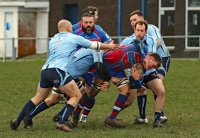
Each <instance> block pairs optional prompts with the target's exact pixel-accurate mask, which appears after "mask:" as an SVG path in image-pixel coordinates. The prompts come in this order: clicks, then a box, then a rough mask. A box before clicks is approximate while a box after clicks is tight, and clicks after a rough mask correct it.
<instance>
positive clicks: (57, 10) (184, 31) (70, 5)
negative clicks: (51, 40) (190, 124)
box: [49, 0, 200, 58]
mask: <svg viewBox="0 0 200 138" xmlns="http://www.w3.org/2000/svg"><path fill="white" fill-rule="evenodd" d="M142 1H145V2H146V20H147V21H148V22H149V23H151V24H154V25H156V26H158V28H160V31H161V34H162V35H163V37H164V40H165V43H166V45H167V46H168V48H169V49H170V53H171V55H172V57H176V58H198V57H199V43H200V1H199V0H141V1H140V0H50V13H49V36H53V35H54V33H56V32H57V28H56V26H57V22H58V21H59V20H60V19H63V18H64V19H68V20H70V21H71V22H72V23H76V22H78V21H79V20H80V17H81V11H82V10H83V9H84V8H86V7H87V6H91V5H92V6H96V7H97V8H98V10H99V20H98V23H97V24H99V25H100V26H101V27H102V28H103V29H104V30H105V31H106V32H107V33H108V34H109V35H110V36H117V35H118V30H119V29H118V4H119V2H121V7H122V10H121V15H122V18H121V19H122V28H121V36H129V35H131V34H132V33H133V30H132V28H131V26H130V22H129V13H131V12H132V11H134V10H137V9H140V10H142Z"/></svg>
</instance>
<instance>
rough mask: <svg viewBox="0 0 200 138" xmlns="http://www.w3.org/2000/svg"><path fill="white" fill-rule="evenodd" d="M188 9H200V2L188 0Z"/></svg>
mask: <svg viewBox="0 0 200 138" xmlns="http://www.w3.org/2000/svg"><path fill="white" fill-rule="evenodd" d="M188 7H200V1H199V0H188Z"/></svg>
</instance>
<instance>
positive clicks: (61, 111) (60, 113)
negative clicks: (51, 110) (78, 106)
mask: <svg viewBox="0 0 200 138" xmlns="http://www.w3.org/2000/svg"><path fill="white" fill-rule="evenodd" d="M64 110H65V107H63V109H62V110H60V112H58V115H62V114H63V112H64Z"/></svg>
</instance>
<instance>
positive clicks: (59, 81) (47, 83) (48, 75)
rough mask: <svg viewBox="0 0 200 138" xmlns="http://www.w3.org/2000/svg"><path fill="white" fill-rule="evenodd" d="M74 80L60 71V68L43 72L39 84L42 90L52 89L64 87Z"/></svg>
mask: <svg viewBox="0 0 200 138" xmlns="http://www.w3.org/2000/svg"><path fill="white" fill-rule="evenodd" d="M72 80H73V78H72V77H71V76H70V75H69V74H68V73H66V72H64V71H62V70H60V69H58V68H47V69H44V70H42V71H41V78H40V82H39V84H38V85H39V86H40V87H41V88H50V87H56V88H58V87H59V86H63V85H65V84H67V83H69V82H70V81H72Z"/></svg>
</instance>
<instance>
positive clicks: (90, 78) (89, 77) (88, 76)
mask: <svg viewBox="0 0 200 138" xmlns="http://www.w3.org/2000/svg"><path fill="white" fill-rule="evenodd" d="M93 74H94V73H93V72H87V73H85V74H83V75H81V76H80V77H81V78H84V79H85V83H87V84H88V85H89V86H92V81H93Z"/></svg>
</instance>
